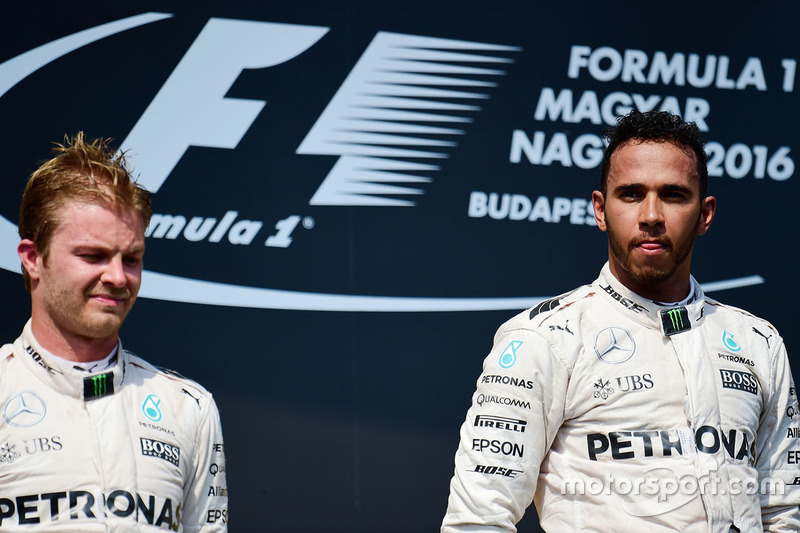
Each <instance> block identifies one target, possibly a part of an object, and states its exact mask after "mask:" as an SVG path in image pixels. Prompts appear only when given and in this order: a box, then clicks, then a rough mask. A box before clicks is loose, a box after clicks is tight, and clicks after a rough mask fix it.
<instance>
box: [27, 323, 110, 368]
mask: <svg viewBox="0 0 800 533" xmlns="http://www.w3.org/2000/svg"><path fill="white" fill-rule="evenodd" d="M31 331H32V332H33V336H34V337H35V338H36V341H37V342H38V343H39V345H41V347H42V348H44V349H45V350H47V351H48V352H50V353H52V354H53V355H56V356H58V357H60V358H62V359H66V360H68V361H75V362H77V363H88V362H91V361H99V360H101V359H104V358H105V357H108V354H109V353H111V350H113V349H114V347H115V346H116V345H117V343H118V342H119V336H118V335H113V336H112V337H108V338H103V339H94V338H91V337H85V336H82V335H77V334H74V333H70V332H64V331H60V330H58V328H56V327H55V325H53V324H48V323H46V322H44V321H42V320H37V317H35V316H33V317H32V320H31Z"/></svg>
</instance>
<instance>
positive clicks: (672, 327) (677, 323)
mask: <svg viewBox="0 0 800 533" xmlns="http://www.w3.org/2000/svg"><path fill="white" fill-rule="evenodd" d="M661 324H662V325H663V326H664V333H665V334H666V335H674V334H675V333H680V332H681V331H686V330H687V329H689V328H691V327H692V326H691V324H690V323H689V313H688V311H686V308H685V307H676V308H674V309H667V310H664V311H661Z"/></svg>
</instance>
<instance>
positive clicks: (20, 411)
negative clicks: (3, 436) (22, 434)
mask: <svg viewBox="0 0 800 533" xmlns="http://www.w3.org/2000/svg"><path fill="white" fill-rule="evenodd" d="M46 411H47V408H46V407H45V405H44V400H42V399H41V398H40V397H39V396H38V395H37V394H36V393H35V392H32V391H29V390H24V391H22V392H20V393H18V394H15V395H14V396H12V397H11V398H9V399H8V401H7V402H6V404H5V405H4V406H3V418H5V419H6V422H8V424H9V425H11V426H14V427H17V428H29V427H31V426H35V425H36V424H38V423H39V422H41V421H42V419H43V418H44V414H45V412H46Z"/></svg>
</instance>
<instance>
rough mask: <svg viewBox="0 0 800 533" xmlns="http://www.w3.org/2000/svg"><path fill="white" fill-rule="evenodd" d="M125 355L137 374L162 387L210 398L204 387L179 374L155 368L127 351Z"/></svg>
mask: <svg viewBox="0 0 800 533" xmlns="http://www.w3.org/2000/svg"><path fill="white" fill-rule="evenodd" d="M125 353H126V354H127V357H128V363H129V364H130V365H131V366H132V367H133V368H134V369H136V371H137V372H139V373H141V374H144V375H145V376H149V377H151V378H153V379H157V380H159V381H160V382H161V383H162V384H163V386H164V387H169V388H173V389H174V390H175V391H177V392H185V393H187V394H190V395H192V397H205V398H210V397H211V393H210V392H209V391H208V390H207V389H206V388H205V387H203V386H202V385H201V384H199V383H198V382H196V381H194V380H192V379H189V378H187V377H185V376H183V375H182V374H180V373H179V372H177V371H175V370H170V369H168V368H163V367H160V366H155V365H153V364H151V363H149V362H147V361H146V360H144V359H142V358H141V357H139V356H138V355H136V354H134V353H131V352H129V351H127V350H125ZM187 389H188V390H187Z"/></svg>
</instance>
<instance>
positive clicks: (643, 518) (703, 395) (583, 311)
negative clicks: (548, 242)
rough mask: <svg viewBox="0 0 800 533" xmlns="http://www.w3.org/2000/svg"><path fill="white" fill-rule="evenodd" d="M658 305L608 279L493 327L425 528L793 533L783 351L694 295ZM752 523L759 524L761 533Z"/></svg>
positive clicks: (736, 316) (762, 325)
mask: <svg viewBox="0 0 800 533" xmlns="http://www.w3.org/2000/svg"><path fill="white" fill-rule="evenodd" d="M691 283H692V284H693V285H694V298H693V299H692V300H691V301H690V302H689V303H688V304H686V305H685V306H681V307H672V308H669V307H661V306H659V305H657V304H654V303H653V302H652V301H650V300H646V299H643V298H641V297H639V296H637V295H636V294H634V293H632V292H631V291H630V290H628V289H627V288H625V287H624V286H623V285H622V284H621V283H619V282H618V281H617V280H616V279H615V278H614V277H613V275H612V274H611V273H610V271H609V269H608V265H606V266H605V267H604V268H603V271H602V272H601V274H600V277H599V278H598V279H597V280H596V281H595V282H594V283H592V284H591V285H587V286H584V287H580V288H578V289H576V290H575V291H573V292H571V293H568V294H566V295H563V296H560V297H558V298H555V299H553V300H549V301H546V302H543V303H542V304H540V305H539V306H537V307H535V308H533V309H530V310H528V311H525V312H524V313H521V314H519V315H517V316H516V317H514V318H512V319H511V320H509V321H508V322H507V323H505V324H504V325H503V326H502V327H501V328H500V329H499V330H498V332H497V334H496V336H495V338H494V347H493V348H492V351H491V352H490V354H489V356H488V357H487V358H486V360H485V361H484V365H483V373H482V374H481V376H480V377H479V379H478V383H477V391H476V392H475V395H474V396H473V397H472V406H471V408H470V409H469V411H468V413H467V420H466V421H465V422H464V424H463V426H462V427H461V442H460V445H459V449H458V452H457V454H456V459H455V475H454V477H453V479H452V481H451V485H450V499H449V505H448V510H447V514H446V516H445V517H444V521H443V524H442V529H441V531H442V532H444V533H453V532H465V531H470V532H489V531H516V527H515V524H516V523H517V522H518V521H519V520H520V519H521V518H522V515H523V513H524V512H525V509H526V508H527V507H528V505H530V503H531V501H534V502H535V504H536V508H537V510H538V512H539V517H540V523H541V526H542V528H543V529H544V530H545V531H548V532H561V531H582V532H588V531H596V532H602V533H609V532H614V531H637V532H639V531H646V532H648V533H657V532H667V531H669V532H674V531H680V532H682V533H695V532H698V533H700V532H702V533H716V532H725V533H727V532H729V531H742V532H752V531H762V527H763V529H765V530H767V531H800V513H799V512H798V504H800V428H799V427H798V416H800V415H798V404H797V398H796V396H795V390H794V384H793V381H792V375H791V370H790V368H789V363H788V359H787V356H786V350H785V348H784V345H783V340H782V339H781V337H780V336H779V335H778V332H777V331H776V330H775V329H774V328H773V327H772V326H771V325H770V324H769V323H767V322H765V321H763V320H761V319H759V318H757V317H755V316H753V315H750V314H748V313H746V312H744V311H742V310H739V309H736V308H732V307H729V306H725V305H722V304H720V303H718V302H716V301H714V300H711V299H709V298H706V297H704V295H703V293H702V290H701V289H700V287H699V286H698V285H697V283H696V281H695V280H694V279H692V280H691ZM762 523H763V526H762Z"/></svg>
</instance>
